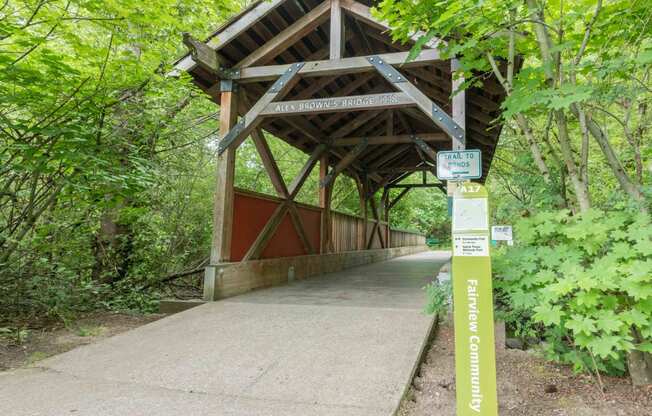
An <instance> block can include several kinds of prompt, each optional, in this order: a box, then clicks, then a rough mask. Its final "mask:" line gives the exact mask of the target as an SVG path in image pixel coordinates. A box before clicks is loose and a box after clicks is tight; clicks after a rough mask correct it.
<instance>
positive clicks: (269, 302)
mask: <svg viewBox="0 0 652 416" xmlns="http://www.w3.org/2000/svg"><path fill="white" fill-rule="evenodd" d="M447 259H448V253H444V252H438V253H436V252H427V253H421V254H416V255H412V256H406V257H401V258H396V259H393V260H390V261H386V262H382V263H376V264H372V265H368V266H363V267H359V268H355V269H350V270H347V271H344V272H340V273H333V274H330V275H325V276H322V277H318V278H313V279H309V280H305V281H301V282H295V283H293V284H290V285H288V286H285V287H278V288H273V289H266V290H261V291H257V292H252V293H249V294H246V295H242V296H238V297H235V298H232V299H229V300H225V301H220V302H213V303H209V304H205V305H203V306H199V307H196V308H193V309H190V310H188V311H186V312H183V313H179V314H176V315H173V316H170V317H167V318H164V319H161V320H159V321H156V322H153V323H151V324H148V325H145V326H143V327H140V328H137V329H135V330H132V331H129V332H127V333H124V334H121V335H117V336H115V337H113V338H110V339H107V340H105V341H102V342H99V343H97V344H93V345H88V346H84V347H81V348H77V349H75V350H73V351H70V352H68V353H65V354H61V355H59V356H55V357H52V358H50V359H47V360H45V361H41V362H39V363H38V366H37V367H35V368H29V369H21V370H16V371H11V372H6V373H0V414H7V415H9V414H11V415H63V414H75V415H93V416H101V415H157V416H162V415H209V414H210V415H328V416H334V415H356V416H359V415H390V414H392V413H393V412H394V411H395V409H396V407H397V406H398V404H399V401H400V399H401V397H402V395H403V392H404V389H405V388H406V386H407V385H408V384H409V382H410V379H411V376H412V372H413V369H414V366H415V363H416V361H417V359H418V357H419V355H420V351H421V349H422V348H423V345H424V343H425V340H426V338H427V336H428V334H429V331H430V329H431V326H432V323H433V318H432V317H431V316H426V315H424V314H423V313H422V309H423V306H424V301H425V295H424V292H423V290H422V287H423V285H424V284H425V283H427V282H428V281H430V280H432V278H433V277H434V276H436V274H437V271H438V269H439V267H440V266H441V265H442V264H443V263H444V262H445V261H446V260H447Z"/></svg>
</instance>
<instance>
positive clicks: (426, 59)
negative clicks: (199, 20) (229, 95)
mask: <svg viewBox="0 0 652 416" xmlns="http://www.w3.org/2000/svg"><path fill="white" fill-rule="evenodd" d="M408 55H409V52H394V53H386V54H382V55H377V56H378V57H380V58H381V59H382V60H383V62H387V64H389V65H402V66H403V67H408V68H409V67H414V66H424V65H428V64H430V63H432V62H436V61H439V60H441V56H440V53H439V51H438V50H437V49H424V50H422V51H421V53H419V55H418V56H417V57H415V58H414V59H413V60H411V61H409V62H407V58H408ZM367 58H368V57H364V56H356V57H351V58H342V59H332V60H325V61H309V62H306V63H305V65H304V66H303V67H302V68H301V69H300V70H299V73H300V74H301V76H303V77H323V76H329V75H342V74H355V73H360V72H368V71H372V70H373V69H374V66H373V65H372V64H371V63H370V62H369V60H368V59H367ZM290 66H291V64H284V65H268V66H254V67H247V68H242V69H238V70H234V71H233V73H232V75H231V78H232V79H235V80H238V81H239V82H241V83H249V82H260V81H270V80H274V79H276V78H277V77H279V76H280V75H282V74H284V73H285V72H286V71H287V70H288V68H289V67H290Z"/></svg>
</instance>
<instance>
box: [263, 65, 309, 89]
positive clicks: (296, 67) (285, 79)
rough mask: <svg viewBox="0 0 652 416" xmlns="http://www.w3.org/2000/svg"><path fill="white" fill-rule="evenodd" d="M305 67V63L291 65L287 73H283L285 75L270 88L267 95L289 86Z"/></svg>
mask: <svg viewBox="0 0 652 416" xmlns="http://www.w3.org/2000/svg"><path fill="white" fill-rule="evenodd" d="M304 65H305V62H297V63H296V64H292V65H290V67H289V68H288V69H287V71H285V72H283V75H281V76H280V77H279V78H278V79H277V80H276V82H274V84H273V85H272V86H271V87H270V89H269V90H267V94H269V93H277V92H279V91H280V90H281V89H282V88H283V87H284V86H285V85H287V83H288V82H289V81H290V79H292V78H293V77H294V76H295V75H296V73H297V72H299V70H301V68H302V67H303V66H304Z"/></svg>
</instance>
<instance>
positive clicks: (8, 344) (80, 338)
mask: <svg viewBox="0 0 652 416" xmlns="http://www.w3.org/2000/svg"><path fill="white" fill-rule="evenodd" d="M163 316H164V315H146V316H142V315H128V314H120V313H111V312H97V313H93V314H91V315H87V316H84V317H82V318H81V319H79V320H78V321H76V322H75V323H74V324H73V325H71V326H70V327H64V326H62V325H55V326H49V327H46V328H42V329H30V330H27V331H23V333H21V335H20V338H21V340H20V341H18V340H17V338H18V336H17V335H16V334H1V335H2V336H0V371H5V370H9V369H12V368H18V367H23V366H26V365H30V364H34V363H35V362H37V361H40V360H42V359H44V358H47V357H50V356H52V355H55V354H61V353H62V352H66V351H69V350H71V349H73V348H75V347H78V346H80V345H86V344H90V343H93V342H96V341H99V340H101V339H104V338H108V337H110V336H113V335H116V334H119V333H121V332H125V331H128V330H130V329H132V328H136V327H138V326H141V325H144V324H146V323H149V322H152V321H155V320H157V319H159V318H161V317H163Z"/></svg>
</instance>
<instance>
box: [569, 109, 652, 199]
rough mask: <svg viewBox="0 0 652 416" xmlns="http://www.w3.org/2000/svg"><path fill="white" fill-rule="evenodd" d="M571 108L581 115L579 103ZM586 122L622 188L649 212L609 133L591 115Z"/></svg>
mask: <svg viewBox="0 0 652 416" xmlns="http://www.w3.org/2000/svg"><path fill="white" fill-rule="evenodd" d="M571 110H572V111H573V114H575V115H576V116H578V117H579V114H580V108H578V106H577V105H575V104H573V105H571ZM586 124H587V127H588V130H589V132H590V133H591V135H592V136H593V138H594V139H595V141H596V142H598V145H599V146H600V149H601V150H602V153H603V154H604V156H605V158H606V159H607V162H608V163H609V167H611V171H612V172H613V174H614V176H615V177H616V179H617V180H618V183H619V184H620V187H621V189H622V190H623V191H624V192H625V193H626V194H627V195H629V196H630V197H631V198H632V199H633V200H634V201H635V202H637V203H638V204H640V205H641V209H642V210H643V211H645V212H647V211H648V210H647V206H646V201H645V196H644V195H643V192H642V191H641V190H640V189H639V187H638V186H637V185H636V184H635V183H634V182H632V180H631V179H630V178H629V175H627V172H625V170H624V169H623V167H622V165H621V164H620V160H619V159H618V156H616V153H615V152H614V150H613V147H611V143H610V142H609V138H608V137H607V134H606V133H605V132H604V130H602V128H600V126H599V125H598V124H597V123H596V122H595V121H593V119H592V118H591V117H586Z"/></svg>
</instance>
